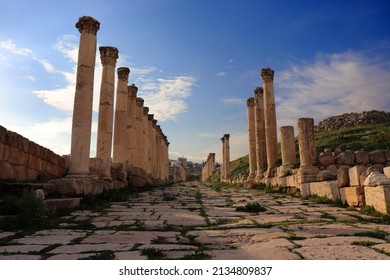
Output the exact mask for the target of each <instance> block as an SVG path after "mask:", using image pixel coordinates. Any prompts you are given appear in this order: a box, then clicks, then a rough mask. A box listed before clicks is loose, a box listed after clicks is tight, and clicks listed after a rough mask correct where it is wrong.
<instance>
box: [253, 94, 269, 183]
mask: <svg viewBox="0 0 390 280" xmlns="http://www.w3.org/2000/svg"><path fill="white" fill-rule="evenodd" d="M254 94H255V135H256V164H257V167H256V169H257V170H256V179H262V178H263V173H264V171H265V169H266V166H267V149H266V143H265V142H266V141H265V121H264V97H263V88H262V87H257V88H256V89H255V90H254Z"/></svg>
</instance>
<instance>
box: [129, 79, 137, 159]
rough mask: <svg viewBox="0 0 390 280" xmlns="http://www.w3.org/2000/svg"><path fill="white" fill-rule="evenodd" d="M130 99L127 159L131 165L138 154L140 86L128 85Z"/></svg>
mask: <svg viewBox="0 0 390 280" xmlns="http://www.w3.org/2000/svg"><path fill="white" fill-rule="evenodd" d="M127 92H128V99H127V101H128V102H127V117H126V124H127V128H126V160H127V161H128V162H129V165H130V166H134V164H135V156H136V150H137V146H136V140H137V139H136V108H137V104H136V99H137V92H138V88H137V87H136V86H135V85H134V84H132V85H130V86H128V87H127Z"/></svg>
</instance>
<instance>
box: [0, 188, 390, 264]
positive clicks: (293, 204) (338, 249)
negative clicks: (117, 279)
mask: <svg viewBox="0 0 390 280" xmlns="http://www.w3.org/2000/svg"><path fill="white" fill-rule="evenodd" d="M249 202H258V203H260V204H261V205H263V206H264V207H266V211H265V212H260V213H258V214H251V213H248V212H237V211H235V208H236V207H237V206H245V205H246V204H247V203H249ZM372 219H373V218H372V217H370V216H366V215H362V214H359V212H357V211H355V210H349V209H346V208H341V207H335V206H332V205H329V204H318V203H315V202H313V201H311V200H303V199H301V198H297V197H291V196H289V195H285V194H280V193H265V192H263V191H259V190H248V189H237V188H225V189H221V190H218V191H217V190H215V189H213V188H210V187H207V186H205V185H202V184H200V183H196V182H190V183H186V184H181V185H174V186H172V187H167V188H158V189H154V190H153V191H147V192H143V193H140V194H139V196H137V197H133V198H130V199H129V200H128V201H126V202H117V203H112V205H111V206H110V207H109V208H107V209H105V210H104V211H100V212H92V211H76V212H73V213H72V214H71V215H70V216H67V217H64V218H63V223H61V224H60V227H59V228H57V229H51V230H42V231H38V232H35V233H34V234H31V235H27V236H23V237H18V235H16V234H15V233H12V232H0V259H24V260H28V259H60V260H68V259H82V258H88V257H89V258H94V257H98V258H99V257H102V256H105V254H106V256H107V254H108V255H109V256H110V257H114V258H116V259H141V260H142V259H148V258H163V259H207V258H211V259H240V260H243V259H283V260H287V259H316V260H320V259H375V260H376V259H383V260H384V259H390V225H384V224H378V223H374V222H373V221H372ZM114 254H115V255H114Z"/></svg>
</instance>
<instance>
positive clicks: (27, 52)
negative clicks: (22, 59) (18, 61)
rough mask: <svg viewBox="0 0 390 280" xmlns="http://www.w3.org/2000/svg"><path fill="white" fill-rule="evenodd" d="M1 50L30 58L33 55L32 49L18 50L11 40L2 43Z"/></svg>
mask: <svg viewBox="0 0 390 280" xmlns="http://www.w3.org/2000/svg"><path fill="white" fill-rule="evenodd" d="M0 48H3V49H6V50H8V51H10V52H12V53H13V54H16V55H22V56H28V55H32V54H33V52H32V50H30V49H27V48H18V47H17V46H16V45H15V43H14V42H13V41H12V40H11V39H8V40H7V41H0Z"/></svg>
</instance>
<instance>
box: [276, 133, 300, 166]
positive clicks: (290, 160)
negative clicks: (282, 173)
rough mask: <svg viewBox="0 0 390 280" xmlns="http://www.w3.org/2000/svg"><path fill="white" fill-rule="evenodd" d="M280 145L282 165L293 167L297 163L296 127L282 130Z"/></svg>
mask: <svg viewBox="0 0 390 280" xmlns="http://www.w3.org/2000/svg"><path fill="white" fill-rule="evenodd" d="M280 145H281V150H282V165H284V166H290V167H293V166H294V165H295V163H296V152H295V139H294V127H293V126H282V127H281V128H280Z"/></svg>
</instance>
